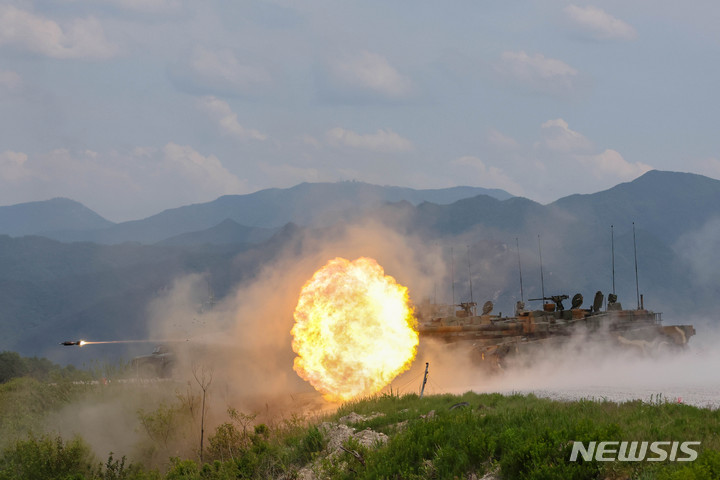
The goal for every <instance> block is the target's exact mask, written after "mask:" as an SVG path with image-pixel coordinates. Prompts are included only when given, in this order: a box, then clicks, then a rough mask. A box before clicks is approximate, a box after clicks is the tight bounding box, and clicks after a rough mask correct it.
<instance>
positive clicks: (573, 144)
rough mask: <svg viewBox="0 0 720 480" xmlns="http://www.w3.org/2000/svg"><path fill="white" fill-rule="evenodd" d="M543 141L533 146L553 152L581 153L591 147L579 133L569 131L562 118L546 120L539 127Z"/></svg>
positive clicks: (590, 143)
mask: <svg viewBox="0 0 720 480" xmlns="http://www.w3.org/2000/svg"><path fill="white" fill-rule="evenodd" d="M541 127H542V134H543V141H542V142H539V143H536V144H535V146H536V147H538V146H542V147H545V148H547V149H550V150H552V151H555V152H581V151H585V150H588V149H589V148H591V147H592V142H590V140H588V139H587V138H585V136H584V135H583V134H581V133H578V132H576V131H574V130H571V129H570V127H569V125H568V123H567V122H566V121H565V120H563V119H562V118H557V119H555V120H548V121H547V122H545V123H543V124H542V125H541Z"/></svg>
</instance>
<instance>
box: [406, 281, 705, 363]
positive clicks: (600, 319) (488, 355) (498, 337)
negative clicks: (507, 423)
mask: <svg viewBox="0 0 720 480" xmlns="http://www.w3.org/2000/svg"><path fill="white" fill-rule="evenodd" d="M568 298H569V297H568V296H567V295H555V296H550V297H544V298H542V299H534V300H542V302H543V303H542V306H543V308H542V309H541V310H527V309H526V308H525V304H524V303H523V302H517V305H516V309H515V315H514V316H510V317H508V316H506V317H503V316H502V315H501V314H498V315H493V314H492V311H493V308H494V305H493V304H492V302H486V303H485V304H484V305H483V308H482V313H481V314H479V315H478V313H477V304H476V303H474V302H468V303H461V304H459V305H457V306H458V307H460V308H459V309H455V308H451V307H454V306H445V305H426V306H425V308H420V309H418V310H419V312H420V314H419V316H420V318H419V332H420V337H421V338H435V339H440V340H443V341H445V342H453V343H463V344H465V345H468V346H469V347H470V349H471V355H472V356H473V359H474V360H476V361H477V362H479V363H482V364H485V365H487V366H489V367H491V368H493V369H502V368H503V366H505V365H506V362H507V361H508V360H509V359H511V358H513V357H521V356H522V354H529V353H531V352H540V353H542V351H543V350H544V349H550V348H553V347H557V346H560V345H562V344H564V343H566V342H567V341H568V340H569V339H570V338H571V337H572V336H576V337H581V336H582V337H584V338H585V339H586V340H588V341H590V342H592V343H600V342H608V344H610V345H614V346H621V347H624V348H628V349H631V350H635V351H637V352H638V353H640V354H642V355H657V354H663V353H664V352H665V351H668V350H678V349H682V348H684V347H685V346H686V345H687V343H688V340H689V339H690V337H692V336H693V335H695V328H694V327H693V326H692V325H670V326H664V325H663V324H662V318H661V317H662V314H660V313H656V312H652V311H650V310H646V309H645V307H644V305H643V300H642V296H641V297H640V298H641V300H640V306H639V308H638V309H635V310H626V309H623V308H622V305H621V304H620V303H619V302H618V301H617V296H616V295H614V294H610V295H608V302H607V305H606V306H605V307H604V308H603V304H604V302H605V296H604V295H603V293H602V292H599V291H598V292H597V293H596V294H595V298H594V301H593V304H592V305H591V306H590V308H588V309H583V308H582V303H583V297H582V295H581V294H576V295H575V296H573V297H572V300H571V303H572V305H571V307H570V309H566V308H565V306H564V304H563V302H564V301H565V300H567V299H568ZM531 300H533V299H531ZM428 307H429V308H428ZM448 310H450V311H448Z"/></svg>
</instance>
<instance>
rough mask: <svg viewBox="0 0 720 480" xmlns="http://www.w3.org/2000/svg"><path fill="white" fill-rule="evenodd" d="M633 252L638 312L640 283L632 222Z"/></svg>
mask: <svg viewBox="0 0 720 480" xmlns="http://www.w3.org/2000/svg"><path fill="white" fill-rule="evenodd" d="M633 250H634V251H635V292H636V294H637V308H638V310H640V282H639V280H638V267H637V241H636V240H635V222H633Z"/></svg>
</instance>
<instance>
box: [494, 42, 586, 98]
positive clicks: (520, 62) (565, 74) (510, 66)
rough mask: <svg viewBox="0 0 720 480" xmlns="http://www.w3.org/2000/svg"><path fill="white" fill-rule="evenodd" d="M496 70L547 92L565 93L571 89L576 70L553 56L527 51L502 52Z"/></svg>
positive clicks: (514, 79)
mask: <svg viewBox="0 0 720 480" xmlns="http://www.w3.org/2000/svg"><path fill="white" fill-rule="evenodd" d="M496 70H497V72H498V73H500V75H501V76H503V77H507V78H509V79H511V80H513V81H515V82H518V83H520V84H522V85H525V86H527V87H530V88H532V89H533V90H538V91H544V92H549V93H565V92H566V91H567V90H568V89H572V88H573V86H574V84H573V82H574V79H575V78H576V77H577V74H578V71H577V70H576V69H574V68H573V67H571V66H570V65H568V64H567V63H565V62H563V61H562V60H557V59H555V58H548V57H545V56H544V55H542V54H540V53H536V54H535V55H533V56H532V57H531V56H530V55H528V54H527V53H525V52H523V51H520V52H503V53H502V55H501V56H500V63H499V64H498V65H497V66H496Z"/></svg>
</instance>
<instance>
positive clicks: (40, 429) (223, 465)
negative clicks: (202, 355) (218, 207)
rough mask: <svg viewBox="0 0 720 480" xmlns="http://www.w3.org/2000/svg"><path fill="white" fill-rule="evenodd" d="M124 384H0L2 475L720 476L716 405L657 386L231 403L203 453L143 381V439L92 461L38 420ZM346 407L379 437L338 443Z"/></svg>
mask: <svg viewBox="0 0 720 480" xmlns="http://www.w3.org/2000/svg"><path fill="white" fill-rule="evenodd" d="M112 388H117V389H118V390H117V391H114V390H112ZM121 388H122V391H125V392H127V391H128V389H132V388H133V387H132V386H130V387H129V386H128V385H124V386H122V387H121V386H117V387H109V388H99V387H98V386H97V385H95V386H89V385H87V384H84V383H78V382H73V381H70V380H58V381H55V382H52V383H47V382H42V381H38V380H36V379H32V378H15V379H12V380H10V381H8V382H6V383H4V384H2V385H0V431H1V432H2V439H1V440H2V442H1V443H2V445H1V446H2V449H3V451H2V454H1V456H0V480H5V479H34V478H37V479H53V478H56V479H68V478H72V479H86V478H87V479H104V480H113V479H168V480H169V479H188V480H190V479H231V478H257V479H266V478H286V479H292V478H331V479H351V478H377V479H380V478H393V479H421V478H437V479H446V478H447V479H454V478H482V477H483V476H485V475H488V477H487V478H503V479H631V478H632V479H656V478H657V479H706V478H720V434H719V432H720V411H719V410H710V409H702V408H696V407H692V406H687V405H683V404H678V403H671V402H665V401H664V400H663V399H662V398H661V397H659V398H648V399H647V400H646V401H632V402H626V403H613V402H609V401H595V400H581V401H572V402H561V401H553V400H548V399H543V398H537V397H535V396H533V395H518V394H515V395H500V394H476V393H466V394H463V395H431V396H426V397H425V398H422V399H420V398H419V397H418V396H417V395H415V394H411V395H402V396H400V395H394V394H386V395H381V396H377V397H373V398H368V399H363V400H358V401H354V402H350V403H346V404H344V405H342V406H341V407H340V408H339V409H338V410H337V411H336V412H335V413H333V414H331V415H328V416H326V417H323V418H313V419H312V420H308V419H307V418H302V417H298V416H292V417H289V418H283V419H278V420H277V421H266V422H265V423H258V421H257V419H256V417H255V415H254V414H252V412H238V411H235V410H233V409H232V408H229V410H228V415H227V416H226V418H225V421H224V422H222V423H220V424H218V425H217V426H215V427H213V429H211V430H206V432H205V444H204V449H203V462H202V463H201V462H200V460H199V451H198V447H197V438H198V432H199V429H198V422H199V418H198V416H197V414H196V413H197V409H196V408H197V407H196V404H195V403H194V402H195V399H193V398H191V396H184V397H183V396H182V395H177V394H176V395H169V396H168V395H165V396H163V397H162V398H161V397H159V396H157V395H154V394H153V393H152V389H150V390H148V388H147V387H144V388H143V392H142V403H141V405H143V408H137V409H135V410H133V408H135V406H133V405H131V404H128V405H127V411H129V413H130V416H131V417H132V420H133V421H134V422H135V426H134V427H133V428H135V429H136V431H139V432H140V438H142V441H140V442H138V444H137V445H135V448H134V450H133V452H134V453H133V455H132V456H131V457H132V458H131V459H126V458H123V457H119V456H118V455H115V454H111V453H110V452H109V451H108V452H105V453H104V454H103V455H106V456H105V457H104V458H105V459H104V460H102V461H101V460H100V459H99V458H97V456H96V455H95V454H94V453H92V452H93V450H95V451H97V445H90V444H89V443H88V441H87V440H85V439H83V438H80V437H73V438H62V437H59V436H58V435H57V434H56V433H53V432H48V431H47V430H46V429H44V426H45V425H46V422H45V419H47V418H49V417H51V416H52V415H57V412H58V411H62V409H63V408H67V407H69V406H72V405H74V404H78V403H83V404H92V403H93V402H97V401H99V400H102V399H103V398H104V399H108V398H114V397H117V396H118V395H119V394H120V392H121V390H120V389H121ZM158 391H159V390H158ZM153 401H156V403H153ZM125 403H127V402H125ZM458 404H459V405H458ZM453 406H455V408H452V407H453ZM193 409H195V410H193ZM193 412H195V413H193ZM353 412H354V413H355V414H357V415H359V416H355V417H354V418H355V421H354V423H353V420H352V419H351V420H350V421H348V420H345V422H346V423H349V425H348V427H349V428H353V429H354V432H362V431H363V430H365V429H370V430H371V431H372V432H370V433H372V434H373V435H379V434H380V433H382V434H384V435H386V436H387V440H386V441H385V442H382V443H381V442H376V443H375V444H372V443H371V444H368V443H367V442H365V443H363V442H361V441H359V440H358V438H360V437H358V436H357V435H355V436H348V437H346V438H344V439H343V441H342V442H341V443H340V444H339V445H341V446H342V448H340V447H339V446H337V445H336V446H337V448H334V447H333V446H332V439H331V438H329V437H330V432H331V431H333V429H335V430H338V431H339V429H340V430H342V429H344V430H343V431H348V432H351V433H352V431H351V430H349V428H348V427H345V426H342V429H341V428H340V426H338V425H339V424H338V421H339V419H340V418H342V417H346V416H347V415H349V414H351V413H353ZM378 414H380V415H378ZM130 423H132V422H130ZM366 433H367V432H366ZM371 438H374V437H371ZM573 441H584V442H590V441H596V442H600V441H647V442H652V441H671V442H672V441H678V442H684V441H698V442H701V443H700V446H699V447H696V449H697V451H698V457H697V459H696V460H695V461H692V462H670V461H662V462H650V461H639V462H614V461H611V462H599V461H596V460H592V461H584V460H583V459H582V458H581V459H579V461H576V462H571V461H570V452H571V448H572V442H573ZM310 472H313V474H312V475H314V476H313V477H310Z"/></svg>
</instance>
